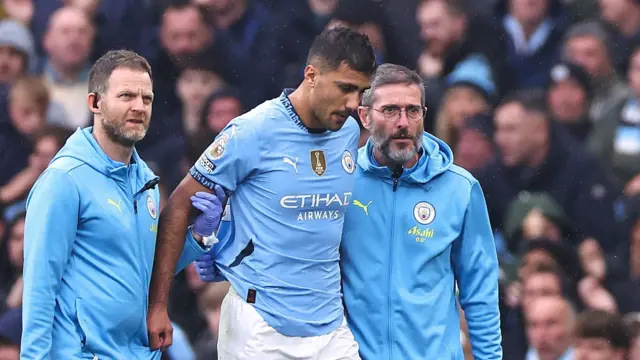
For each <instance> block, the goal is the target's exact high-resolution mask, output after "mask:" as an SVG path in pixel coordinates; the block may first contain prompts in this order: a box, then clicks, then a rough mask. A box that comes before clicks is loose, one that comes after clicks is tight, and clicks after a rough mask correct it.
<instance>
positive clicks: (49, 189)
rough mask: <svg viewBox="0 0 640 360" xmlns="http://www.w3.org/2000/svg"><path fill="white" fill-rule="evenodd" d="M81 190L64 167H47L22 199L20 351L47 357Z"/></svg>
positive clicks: (24, 354)
mask: <svg viewBox="0 0 640 360" xmlns="http://www.w3.org/2000/svg"><path fill="white" fill-rule="evenodd" d="M79 207H80V196H79V194H78V190H77V187H76V185H75V183H74V181H73V180H72V179H71V178H70V177H69V175H68V174H67V173H66V171H63V170H59V169H48V170H46V171H45V172H44V173H43V174H42V175H41V176H40V178H39V179H38V181H36V184H35V185H34V187H33V189H32V190H31V193H30V194H29V197H28V199H27V216H26V220H25V233H24V269H23V279H24V290H23V298H22V303H23V312H22V323H23V331H22V344H21V352H22V354H21V356H20V358H21V359H23V360H25V359H38V360H41V359H49V353H50V351H51V336H52V334H51V333H52V329H53V317H54V310H55V306H56V296H57V294H58V291H59V288H60V282H61V279H62V275H63V273H64V269H65V266H66V265H67V261H68V259H69V256H70V254H71V251H72V248H73V244H74V242H75V238H76V230H77V225H78V215H79Z"/></svg>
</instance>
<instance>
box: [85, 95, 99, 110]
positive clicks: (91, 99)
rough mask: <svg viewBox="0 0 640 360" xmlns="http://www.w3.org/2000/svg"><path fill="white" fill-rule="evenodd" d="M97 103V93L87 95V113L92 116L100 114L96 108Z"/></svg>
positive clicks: (97, 107)
mask: <svg viewBox="0 0 640 360" xmlns="http://www.w3.org/2000/svg"><path fill="white" fill-rule="evenodd" d="M99 101H100V97H99V96H98V93H95V92H92V93H89V95H87V105H88V106H89V111H91V112H92V113H94V114H98V113H100V107H99V106H98V102H99Z"/></svg>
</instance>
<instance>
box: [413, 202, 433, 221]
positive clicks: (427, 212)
mask: <svg viewBox="0 0 640 360" xmlns="http://www.w3.org/2000/svg"><path fill="white" fill-rule="evenodd" d="M413 217H414V218H415V219H416V221H417V222H418V223H420V224H422V225H429V224H431V223H432V222H433V220H434V219H435V218H436V209H435V208H434V207H433V205H431V204H429V203H428V202H425V201H423V202H419V203H417V204H416V206H415V207H414V208H413Z"/></svg>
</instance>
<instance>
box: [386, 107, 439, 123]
mask: <svg viewBox="0 0 640 360" xmlns="http://www.w3.org/2000/svg"><path fill="white" fill-rule="evenodd" d="M373 110H375V111H377V112H379V113H381V114H382V116H383V117H384V119H385V120H386V121H389V122H395V121H398V120H399V119H400V115H401V114H402V112H403V111H404V112H405V114H406V115H407V119H409V121H413V122H418V121H419V120H422V119H423V118H424V114H425V113H426V112H427V108H426V107H424V106H415V105H409V106H407V107H405V108H403V107H400V106H395V105H389V106H384V107H382V108H381V109H373Z"/></svg>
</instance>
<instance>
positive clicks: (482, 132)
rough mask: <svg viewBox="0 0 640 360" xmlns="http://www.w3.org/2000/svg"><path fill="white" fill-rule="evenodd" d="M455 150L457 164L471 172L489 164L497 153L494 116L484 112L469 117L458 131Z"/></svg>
mask: <svg viewBox="0 0 640 360" xmlns="http://www.w3.org/2000/svg"><path fill="white" fill-rule="evenodd" d="M453 152H454V154H455V158H454V159H455V162H456V165H458V166H461V167H463V168H464V169H465V170H468V171H469V172H471V173H474V172H476V171H477V170H480V169H482V168H484V167H485V166H487V165H488V164H489V163H490V162H491V161H492V160H493V159H494V157H495V154H496V146H495V145H494V143H493V117H492V116H491V115H489V114H484V113H483V114H477V115H473V116H471V117H469V118H468V119H467V121H465V122H464V124H463V125H462V127H461V128H460V130H459V132H458V142H457V144H456V147H455V148H454V150H453Z"/></svg>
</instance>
